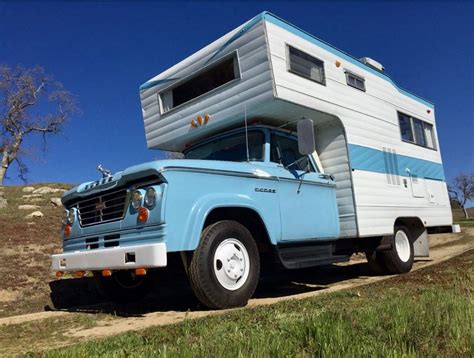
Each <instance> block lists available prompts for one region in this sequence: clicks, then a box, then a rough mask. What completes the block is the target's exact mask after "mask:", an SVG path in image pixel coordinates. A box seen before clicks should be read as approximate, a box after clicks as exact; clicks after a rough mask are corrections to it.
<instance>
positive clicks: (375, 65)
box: [359, 57, 385, 72]
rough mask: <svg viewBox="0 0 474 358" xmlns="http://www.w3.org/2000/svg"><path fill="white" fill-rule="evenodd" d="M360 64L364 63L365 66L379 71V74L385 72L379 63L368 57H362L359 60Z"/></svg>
mask: <svg viewBox="0 0 474 358" xmlns="http://www.w3.org/2000/svg"><path fill="white" fill-rule="evenodd" d="M359 60H360V61H361V62H362V63H365V64H366V65H367V66H370V67H372V68H375V69H376V70H379V71H381V72H383V71H385V67H383V65H382V64H381V63H380V62H377V61H375V60H373V59H371V58H370V57H362V58H361V59H359Z"/></svg>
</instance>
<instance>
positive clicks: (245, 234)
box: [188, 220, 260, 309]
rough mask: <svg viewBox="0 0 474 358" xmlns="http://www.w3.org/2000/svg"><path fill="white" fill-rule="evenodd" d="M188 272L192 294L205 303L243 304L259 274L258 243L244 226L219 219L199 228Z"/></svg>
mask: <svg viewBox="0 0 474 358" xmlns="http://www.w3.org/2000/svg"><path fill="white" fill-rule="evenodd" d="M188 273H189V279H190V283H191V287H192V289H193V292H194V294H195V295H196V297H197V298H198V299H199V301H201V303H203V304H204V305H205V306H207V307H209V308H213V309H222V308H231V307H241V306H245V305H246V304H247V302H248V300H249V298H250V297H252V295H253V293H254V292H255V289H256V287H257V284H258V279H259V275H260V259H259V254H258V249H257V245H256V243H255V241H254V239H253V237H252V235H251V234H250V232H249V231H248V230H247V228H246V227H245V226H243V225H241V224H239V223H238V222H235V221H230V220H224V221H219V222H217V223H215V224H212V225H210V226H208V227H207V228H206V229H205V230H204V231H203V232H202V234H201V241H200V244H199V247H198V248H197V249H196V250H195V251H194V254H193V258H192V260H191V263H190V265H189V271H188Z"/></svg>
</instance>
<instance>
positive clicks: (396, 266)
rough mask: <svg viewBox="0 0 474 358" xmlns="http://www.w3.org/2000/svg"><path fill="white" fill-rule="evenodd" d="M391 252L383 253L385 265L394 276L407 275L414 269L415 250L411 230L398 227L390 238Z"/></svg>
mask: <svg viewBox="0 0 474 358" xmlns="http://www.w3.org/2000/svg"><path fill="white" fill-rule="evenodd" d="M390 243H391V246H392V248H391V250H387V251H383V252H382V256H383V258H384V264H385V266H386V267H387V269H388V271H389V272H390V273H392V274H397V273H406V272H409V271H410V270H411V268H412V267H413V261H414V250H413V240H412V237H411V233H410V230H409V229H408V228H407V227H406V226H396V227H395V230H394V235H393V236H390Z"/></svg>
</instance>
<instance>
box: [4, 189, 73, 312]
mask: <svg viewBox="0 0 474 358" xmlns="http://www.w3.org/2000/svg"><path fill="white" fill-rule="evenodd" d="M32 186H33V187H34V188H35V189H37V188H41V187H50V188H53V189H69V188H70V187H71V186H70V185H66V184H34V185H32ZM23 188H24V187H23V186H9V187H4V192H5V198H6V199H7V200H8V206H7V207H6V208H4V209H0V263H1V264H0V276H1V277H2V279H1V280H0V317H1V316H6V315H14V314H17V313H23V312H33V311H41V310H43V308H44V304H45V302H49V295H50V287H49V284H48V283H49V282H50V281H51V280H52V279H54V275H53V273H51V272H50V269H49V267H50V255H51V254H52V253H56V252H60V251H61V239H60V230H61V222H62V218H63V211H64V209H63V208H62V207H60V206H59V207H58V206H55V205H54V204H52V203H51V202H50V200H51V198H58V197H61V195H62V193H60V192H57V193H50V194H42V195H41V196H39V194H37V195H36V197H25V196H26V195H32V194H31V193H25V192H23V191H22V189H23ZM33 199H35V200H33ZM32 200H33V201H32ZM20 205H36V206H38V207H39V208H38V209H37V210H38V211H41V212H42V214H43V215H44V216H43V217H41V218H34V219H27V218H25V217H26V216H27V215H28V214H30V213H31V212H33V211H36V210H20V209H19V208H18V207H19V206H20Z"/></svg>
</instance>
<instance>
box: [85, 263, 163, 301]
mask: <svg viewBox="0 0 474 358" xmlns="http://www.w3.org/2000/svg"><path fill="white" fill-rule="evenodd" d="M94 278H95V282H96V285H97V288H98V290H99V292H100V293H101V294H102V295H103V296H105V297H107V298H109V299H110V300H112V301H114V302H119V303H126V302H133V301H138V300H141V299H142V298H143V297H145V296H146V295H147V294H148V293H149V292H150V291H151V289H152V287H153V280H154V279H153V275H152V274H150V273H149V274H147V275H145V276H137V275H135V272H134V271H131V270H120V271H115V272H114V273H113V274H112V276H108V277H104V276H102V273H101V272H98V271H96V272H94Z"/></svg>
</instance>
